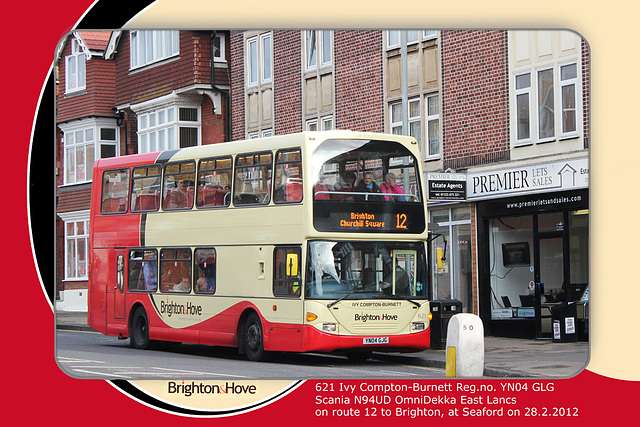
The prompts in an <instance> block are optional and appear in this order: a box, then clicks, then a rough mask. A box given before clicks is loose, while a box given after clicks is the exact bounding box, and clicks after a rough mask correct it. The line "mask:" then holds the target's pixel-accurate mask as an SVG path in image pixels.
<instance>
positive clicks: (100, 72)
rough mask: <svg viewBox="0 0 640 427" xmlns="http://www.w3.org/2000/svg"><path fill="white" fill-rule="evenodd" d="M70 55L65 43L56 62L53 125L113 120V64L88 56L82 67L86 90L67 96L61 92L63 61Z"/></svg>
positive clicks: (62, 85) (63, 77)
mask: <svg viewBox="0 0 640 427" xmlns="http://www.w3.org/2000/svg"><path fill="white" fill-rule="evenodd" d="M70 54H71V43H70V42H67V43H66V44H65V47H64V49H63V52H62V54H61V56H60V60H59V61H58V75H59V76H61V80H60V87H59V90H58V95H57V101H58V105H57V111H56V123H62V122H66V121H69V120H74V119H78V118H81V117H91V116H93V117H115V114H114V112H113V106H114V103H115V82H114V76H115V64H114V63H113V61H106V60H104V59H102V58H99V57H92V58H91V59H90V60H88V61H87V66H86V89H85V90H82V91H78V92H73V93H69V94H67V93H66V92H65V75H66V61H65V57H66V56H68V55H70Z"/></svg>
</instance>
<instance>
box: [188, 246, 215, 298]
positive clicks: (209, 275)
mask: <svg viewBox="0 0 640 427" xmlns="http://www.w3.org/2000/svg"><path fill="white" fill-rule="evenodd" d="M193 264H194V266H193V270H194V271H195V273H196V287H195V291H196V293H197V294H215V293H216V250H215V249H214V248H197V249H196V251H195V255H194V257H193Z"/></svg>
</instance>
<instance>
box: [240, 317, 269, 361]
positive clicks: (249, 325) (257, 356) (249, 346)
mask: <svg viewBox="0 0 640 427" xmlns="http://www.w3.org/2000/svg"><path fill="white" fill-rule="evenodd" d="M244 325H245V326H244V334H243V339H244V351H245V353H246V354H247V357H248V358H249V360H252V361H254V362H257V361H260V360H262V359H263V357H264V342H263V340H262V323H260V317H259V316H258V315H257V314H256V313H251V314H250V315H249V317H247V320H246V322H245V324H244Z"/></svg>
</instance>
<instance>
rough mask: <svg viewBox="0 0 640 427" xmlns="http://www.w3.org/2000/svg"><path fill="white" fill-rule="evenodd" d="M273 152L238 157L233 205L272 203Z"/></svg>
mask: <svg viewBox="0 0 640 427" xmlns="http://www.w3.org/2000/svg"><path fill="white" fill-rule="evenodd" d="M272 162H273V154H272V153H271V152H264V153H255V154H242V155H239V156H238V157H236V169H235V173H236V179H235V182H234V184H233V186H234V187H233V204H234V205H236V206H241V205H251V204H264V205H266V204H268V203H269V202H270V201H271V172H272V167H273V165H272Z"/></svg>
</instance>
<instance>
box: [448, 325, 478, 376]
mask: <svg viewBox="0 0 640 427" xmlns="http://www.w3.org/2000/svg"><path fill="white" fill-rule="evenodd" d="M483 372H484V326H483V324H482V320H481V319H480V317H478V316H476V315H475V314H471V313H460V314H456V315H455V316H453V317H452V318H451V319H450V320H449V326H448V327H447V365H446V368H445V376H447V377H481V376H482V374H483Z"/></svg>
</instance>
